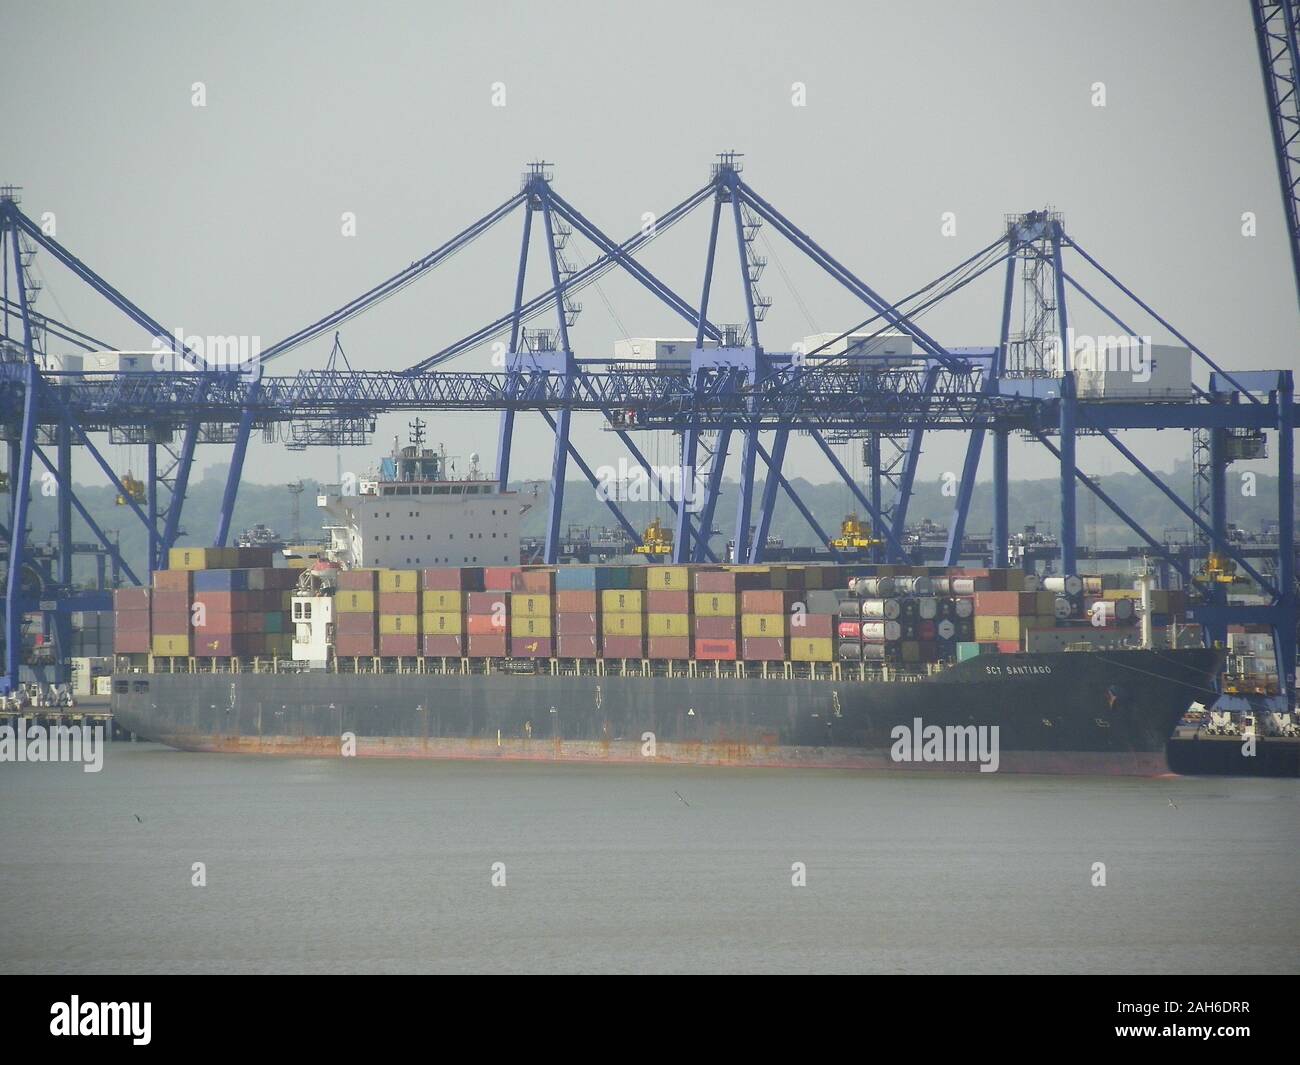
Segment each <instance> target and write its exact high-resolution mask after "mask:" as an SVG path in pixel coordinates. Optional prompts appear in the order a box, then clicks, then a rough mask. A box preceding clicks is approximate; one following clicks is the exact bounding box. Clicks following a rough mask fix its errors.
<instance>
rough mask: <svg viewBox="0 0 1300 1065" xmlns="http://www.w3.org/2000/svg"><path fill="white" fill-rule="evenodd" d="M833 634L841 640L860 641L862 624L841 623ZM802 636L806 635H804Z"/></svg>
mask: <svg viewBox="0 0 1300 1065" xmlns="http://www.w3.org/2000/svg"><path fill="white" fill-rule="evenodd" d="M835 632H836V635H838V636H839V638H840V639H841V640H860V639H862V622H860V621H841V622H840V623H839V625H838V626H837V627H836V629H835ZM802 635H807V634H806V633H804V634H802Z"/></svg>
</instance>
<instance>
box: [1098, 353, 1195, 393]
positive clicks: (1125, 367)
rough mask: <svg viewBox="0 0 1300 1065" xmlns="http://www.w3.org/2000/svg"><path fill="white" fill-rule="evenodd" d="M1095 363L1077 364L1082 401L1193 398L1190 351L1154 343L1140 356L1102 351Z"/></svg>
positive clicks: (1139, 354) (1138, 354)
mask: <svg viewBox="0 0 1300 1065" xmlns="http://www.w3.org/2000/svg"><path fill="white" fill-rule="evenodd" d="M1093 361H1094V362H1095V365H1093V366H1085V367H1082V368H1080V367H1078V366H1077V365H1076V369H1075V377H1076V382H1077V384H1078V390H1079V397H1080V398H1081V399H1092V400H1106V399H1113V400H1161V399H1164V400H1183V399H1188V398H1190V397H1191V396H1192V395H1193V392H1192V353H1191V350H1190V349H1188V348H1184V347H1179V346H1178V345H1175V344H1151V345H1149V346H1145V347H1143V348H1142V349H1140V350H1139V351H1138V352H1136V353H1134V352H1133V351H1132V350H1125V349H1123V348H1121V349H1119V350H1117V351H1115V350H1112V351H1109V352H1102V353H1100V354H1098V355H1097V356H1096V358H1095V359H1094V360H1093Z"/></svg>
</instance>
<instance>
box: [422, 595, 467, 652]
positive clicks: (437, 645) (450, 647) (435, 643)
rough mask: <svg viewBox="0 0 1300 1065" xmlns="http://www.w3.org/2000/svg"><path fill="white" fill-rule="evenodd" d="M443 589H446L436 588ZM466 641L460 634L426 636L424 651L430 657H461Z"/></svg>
mask: <svg viewBox="0 0 1300 1065" xmlns="http://www.w3.org/2000/svg"><path fill="white" fill-rule="evenodd" d="M434 590H435V591H443V590H445V589H434ZM464 648H465V641H464V639H463V638H462V637H460V636H446V635H442V636H426V637H425V638H424V653H425V656H426V657H428V658H459V657H460V656H461V655H462V654H463V653H464Z"/></svg>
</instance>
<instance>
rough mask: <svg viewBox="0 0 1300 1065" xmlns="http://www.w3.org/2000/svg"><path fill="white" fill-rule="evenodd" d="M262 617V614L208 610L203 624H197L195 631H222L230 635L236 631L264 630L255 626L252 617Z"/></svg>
mask: <svg viewBox="0 0 1300 1065" xmlns="http://www.w3.org/2000/svg"><path fill="white" fill-rule="evenodd" d="M254 617H261V615H260V614H230V613H224V612H220V611H219V612H216V613H214V612H212V611H208V613H207V614H205V615H203V624H202V625H195V626H194V631H195V632H196V633H200V632H220V633H225V634H226V635H229V634H231V633H234V632H260V631H262V630H260V629H255V628H254V627H253V622H252V620H251V619H252V618H254Z"/></svg>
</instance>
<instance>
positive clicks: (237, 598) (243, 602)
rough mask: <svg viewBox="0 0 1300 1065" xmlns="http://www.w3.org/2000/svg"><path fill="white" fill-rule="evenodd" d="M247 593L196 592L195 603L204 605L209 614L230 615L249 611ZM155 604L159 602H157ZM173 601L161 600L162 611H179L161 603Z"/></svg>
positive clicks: (172, 593) (171, 594) (163, 593)
mask: <svg viewBox="0 0 1300 1065" xmlns="http://www.w3.org/2000/svg"><path fill="white" fill-rule="evenodd" d="M159 594H160V595H162V596H166V597H170V596H174V595H177V594H178V593H176V592H160V593H159ZM247 599H248V593H247V592H195V593H194V602H195V603H202V604H203V606H204V608H205V609H206V610H207V612H208V613H209V614H230V613H233V612H234V611H236V610H247V609H248V602H247ZM155 602H159V601H158V600H155ZM172 602H173V600H172V599H170V598H166V599H163V600H161V602H160V609H162V610H177V609H179V608H178V607H176V606H174V605H173V606H162V605H161V603H172Z"/></svg>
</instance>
